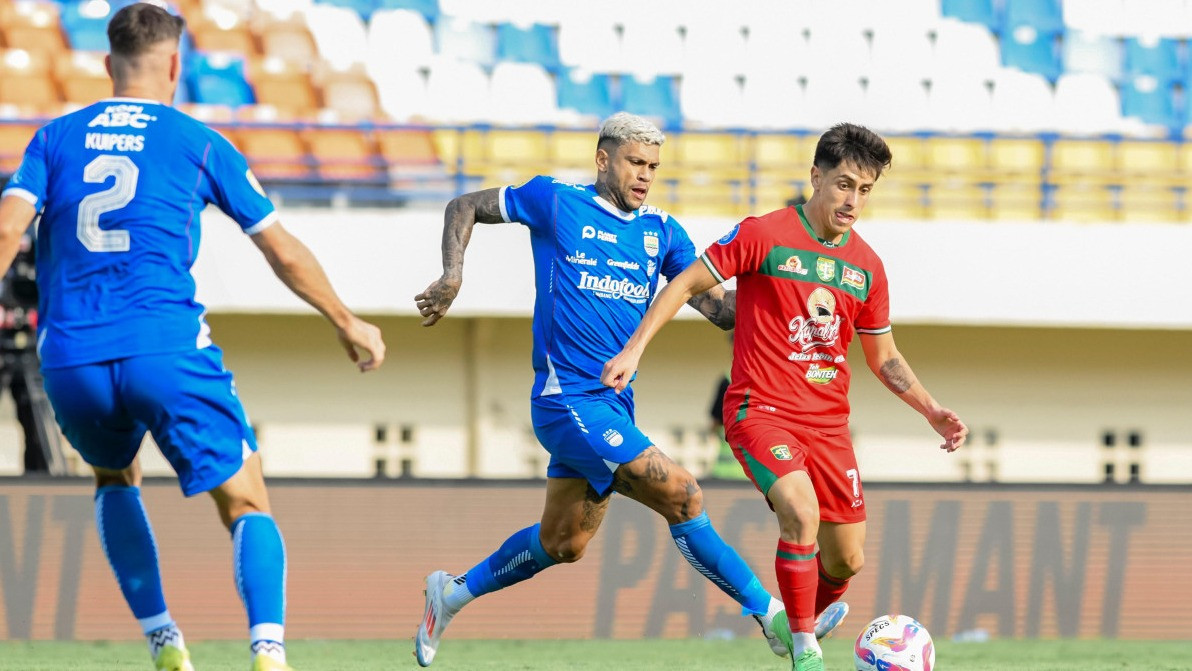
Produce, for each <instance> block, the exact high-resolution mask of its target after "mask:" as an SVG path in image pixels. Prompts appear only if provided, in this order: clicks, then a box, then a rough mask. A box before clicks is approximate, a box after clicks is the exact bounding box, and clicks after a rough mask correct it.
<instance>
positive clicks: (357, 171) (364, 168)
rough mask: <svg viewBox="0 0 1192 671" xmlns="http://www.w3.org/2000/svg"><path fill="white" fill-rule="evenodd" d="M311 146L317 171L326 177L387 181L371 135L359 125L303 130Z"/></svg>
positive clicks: (346, 180) (347, 179)
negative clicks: (358, 126) (355, 126)
mask: <svg viewBox="0 0 1192 671" xmlns="http://www.w3.org/2000/svg"><path fill="white" fill-rule="evenodd" d="M301 135H302V139H303V140H304V141H305V142H306V144H307V146H308V147H310V153H311V157H312V158H313V159H314V163H315V171H316V173H317V174H318V176H319V177H320V178H322V179H324V180H329V181H333V182H348V181H350V182H364V183H367V184H383V183H385V182H387V181H388V177H387V175H386V170H385V167H384V163H383V161H382V160H381V157H380V156H379V155H378V154H377V151H376V149H375V148H374V146H373V144H372V139H371V137H370V136H369V135H367V134H365V133H362V132H361V131H360V130H359V129H356V128H322V127H318V126H315V127H312V128H308V129H306V130H304V131H302V133H301Z"/></svg>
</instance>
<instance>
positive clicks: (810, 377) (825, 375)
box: [803, 363, 840, 384]
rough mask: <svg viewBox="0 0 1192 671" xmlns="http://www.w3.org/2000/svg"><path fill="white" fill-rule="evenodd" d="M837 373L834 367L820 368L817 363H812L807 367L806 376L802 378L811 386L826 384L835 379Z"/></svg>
mask: <svg viewBox="0 0 1192 671" xmlns="http://www.w3.org/2000/svg"><path fill="white" fill-rule="evenodd" d="M839 372H840V371H838V370H836V366H821V365H819V364H818V363H813V364H811V365H810V366H808V367H807V374H806V375H804V376H803V378H804V379H806V380H807V381H808V382H810V383H812V384H828V383H829V382H831V381H832V380H835V379H836V374H837V373H839Z"/></svg>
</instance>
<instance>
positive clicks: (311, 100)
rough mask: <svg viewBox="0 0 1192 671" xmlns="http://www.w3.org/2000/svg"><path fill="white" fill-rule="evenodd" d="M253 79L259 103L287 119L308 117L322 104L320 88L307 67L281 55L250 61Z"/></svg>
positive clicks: (250, 79)
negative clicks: (286, 59)
mask: <svg viewBox="0 0 1192 671" xmlns="http://www.w3.org/2000/svg"><path fill="white" fill-rule="evenodd" d="M250 70H251V71H250V72H249V82H250V83H251V84H252V89H253V93H254V95H255V98H256V101H257V103H259V104H261V105H269V106H271V107H273V108H275V109H277V110H279V111H280V113H281V114H282V115H283V116H285V117H287V118H307V117H311V116H313V115H314V114H315V112H316V111H317V110H318V109H319V107H321V105H322V101H321V100H320V99H319V94H318V91H316V90H315V88H314V86H313V85H312V84H311V80H310V77H309V76H308V75H307V73H306V72H305V70H304V69H302V68H300V67H299V66H298V65H295V64H293V63H292V62H289V61H284V60H282V59H280V58H266V59H264V60H262V61H261V62H260V63H252V64H250Z"/></svg>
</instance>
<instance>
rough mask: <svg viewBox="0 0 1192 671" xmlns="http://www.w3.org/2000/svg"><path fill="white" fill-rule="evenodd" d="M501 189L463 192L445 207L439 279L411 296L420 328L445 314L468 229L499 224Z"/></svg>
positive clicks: (458, 280) (455, 290) (459, 278)
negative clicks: (441, 273) (440, 275)
mask: <svg viewBox="0 0 1192 671" xmlns="http://www.w3.org/2000/svg"><path fill="white" fill-rule="evenodd" d="M500 198H501V190H500V189H499V188H494V189H485V190H483V191H473V192H472V193H465V194H464V195H462V196H459V197H458V198H455V199H454V200H452V201H451V202H450V203H448V204H447V210H446V212H445V213H444V215H443V276H442V277H440V278H439V279H437V280H435V281H434V282H431V284H430V286H428V287H427V288H426V290H424V291H423V292H422V293H420V294H418V295H417V296H415V297H414V303H415V305H417V306H418V312H419V314H421V315H422V316H423V317H425V319H423V320H422V325H423V326H434V325H435V323H436V322H438V321H439V320H440V319H442V318H443V316H444V315H446V314H447V309H448V308H450V307H451V303H452V302H454V301H455V297H456V295H458V294H459V287H460V285H461V284H463V281H464V250H465V249H467V247H468V241H469V240H470V239H471V238H472V227H473V226H475V225H476V223H477V222H479V223H481V224H499V223H501V222H503V221H504V219H502V218H501V203H500Z"/></svg>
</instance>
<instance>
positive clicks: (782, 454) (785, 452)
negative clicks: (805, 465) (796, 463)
mask: <svg viewBox="0 0 1192 671" xmlns="http://www.w3.org/2000/svg"><path fill="white" fill-rule="evenodd" d="M770 454H772V455H774V458H775V459H777V460H779V461H790V460H791V448H789V447H787V446H786V445H775V446H774V447H771V448H770Z"/></svg>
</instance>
